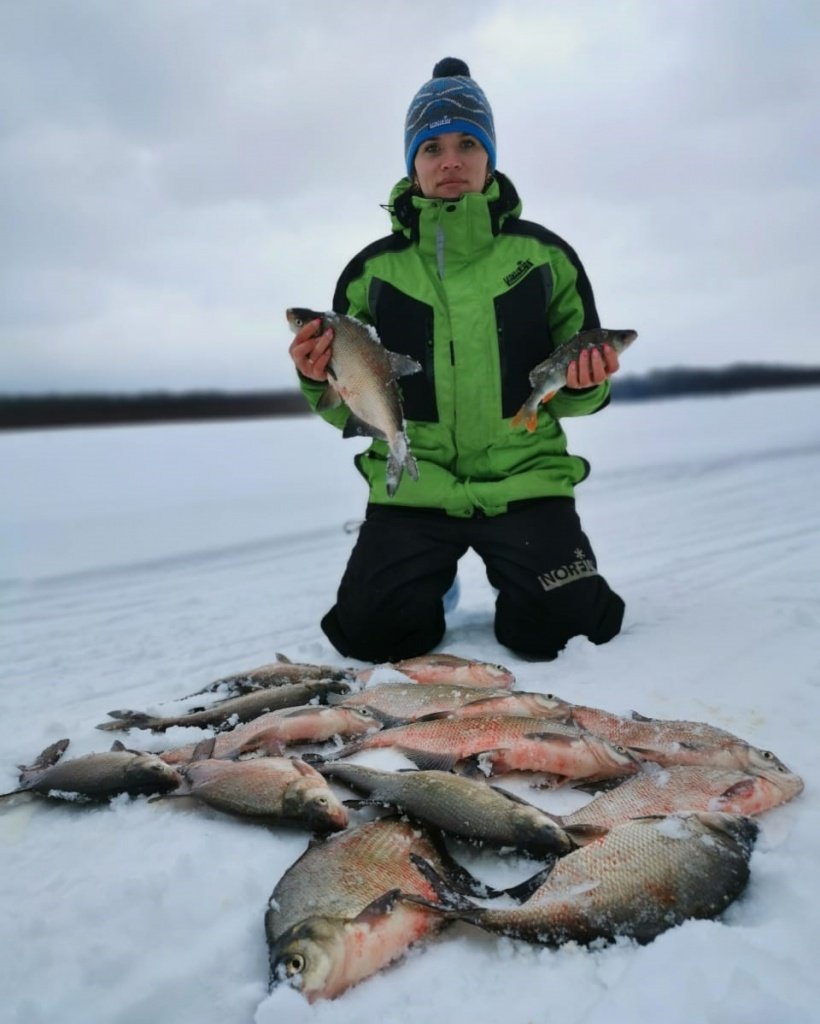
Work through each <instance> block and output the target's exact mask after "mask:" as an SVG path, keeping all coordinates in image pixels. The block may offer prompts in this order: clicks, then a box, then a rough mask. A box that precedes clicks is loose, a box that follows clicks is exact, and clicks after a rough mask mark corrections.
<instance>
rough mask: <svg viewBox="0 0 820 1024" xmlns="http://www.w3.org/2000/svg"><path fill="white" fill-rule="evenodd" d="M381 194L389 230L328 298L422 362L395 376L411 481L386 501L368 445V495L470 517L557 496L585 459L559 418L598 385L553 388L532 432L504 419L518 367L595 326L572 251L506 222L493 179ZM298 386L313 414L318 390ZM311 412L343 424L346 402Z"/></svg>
mask: <svg viewBox="0 0 820 1024" xmlns="http://www.w3.org/2000/svg"><path fill="white" fill-rule="evenodd" d="M390 200H391V203H390V206H389V207H388V208H389V210H390V212H391V219H392V224H393V231H392V234H390V235H389V236H388V237H386V238H383V239H381V240H379V241H377V242H374V243H373V244H372V245H369V246H368V247H367V248H366V249H364V250H362V252H360V253H359V254H358V255H357V256H356V257H354V259H353V260H351V262H350V263H349V264H348V266H347V267H346V268H345V270H344V272H343V274H342V276H341V278H340V279H339V283H338V286H337V289H336V294H335V296H334V300H333V308H334V310H335V311H336V312H337V313H346V314H348V315H350V316H354V317H357V318H358V319H360V320H364V321H366V322H367V323H371V324H373V325H374V326H375V328H376V330H377V332H378V334H379V337H380V338H381V340H382V343H383V344H384V345H385V347H386V348H388V349H391V350H392V351H394V352H404V353H406V354H407V355H409V356H412V357H413V358H414V359H416V360H417V361H418V362H419V363H421V365H422V367H423V372H420V373H416V374H414V375H412V376H408V377H403V378H401V380H400V382H399V386H400V388H401V392H402V396H403V407H404V415H405V418H406V420H407V434H408V437H409V439H410V447H411V449H412V451H413V454H414V455H415V457H416V460H417V462H418V466H419V479H418V481H414V480H412V479H409V477H408V476H407V474H406V473H405V474H404V476H403V477H402V481H401V484H400V485H399V488H398V490H397V492H396V495H395V497H393V498H392V499H391V498H389V497H388V496H387V493H386V490H385V468H386V458H387V446H386V444H385V442H383V441H374V442H373V443H372V445H371V447H370V448H369V449H368V450H367V451H365V452H363V453H362V454H360V455H358V456H357V457H356V464H357V466H358V468H359V470H360V471H361V473H362V474H363V475H364V477H365V478H366V479H367V481H368V482H369V485H370V496H369V500H370V501H371V502H378V503H383V504H391V505H405V506H412V507H427V508H435V509H443V510H445V511H446V512H447V513H449V514H450V515H453V516H471V515H474V514H475V513H476V512H477V511H479V512H480V513H483V514H485V515H498V514H499V513H502V512H505V511H506V509H507V504H508V502H511V501H520V500H524V499H530V498H538V497H551V496H562V497H571V496H572V495H573V493H574V490H573V489H574V486H575V484H577V483H579V482H580V481H581V480H583V479H584V477H585V476H586V475H587V473H588V471H589V466H588V464H587V463H586V461H585V460H584V459H581V458H579V457H578V456H575V455H571V454H569V453H568V452H567V442H566V436H565V434H564V431H563V430H562V429H561V424H560V420H561V418H562V417H564V416H583V415H586V414H587V413H592V412H596V411H597V410H598V409H600V408H601V407H602V406H604V405H605V404H606V403H607V401H608V400H609V382H608V381H607V382H605V383H604V384H601V385H600V386H598V387H595V388H589V389H586V390H583V391H580V390H569V389H566V388H565V389H563V390H562V391H560V392H559V393H558V394H557V395H556V396H555V398H553V399H552V401H551V402H549V403H548V404H547V405H542V406H541V409H540V411H539V413H538V427H537V429H536V430H535V431H534V432H533V433H528V432H527V431H526V430H525V429H524V428H523V427H522V428H517V429H513V428H512V427H511V425H510V420H511V418H512V417H513V416H514V415H515V413H516V412H517V411H518V409H519V408H520V406H521V405H522V403H523V402H524V399H525V398H526V397H527V395H528V394H529V392H530V384H529V379H528V378H529V372H530V370H531V369H532V368H533V367H534V366H535V365H536V364H537V363H539V362H541V361H542V360H543V359H545V358H546V357H547V356H548V355H549V354H550V353H551V352H552V351H553V349H554V348H555V347H556V346H558V345H560V344H562V343H563V342H564V341H566V340H567V339H568V338H571V337H572V335H574V334H575V333H576V332H577V331H580V330H586V329H588V328H592V327H598V326H600V324H599V320H598V314H597V312H596V309H595V301H594V299H593V296H592V289H591V287H590V284H589V281H588V280H587V276H586V274H585V272H584V268H583V267H582V266H581V263H580V261H579V259H578V257H577V256H576V254H575V252H574V251H573V250H572V249H571V248H570V247H569V246H568V245H567V244H566V242H564V241H563V240H562V239H560V238H559V237H558V236H557V235H555V234H553V233H552V232H551V231H548V230H546V228H543V227H541V226H540V225H538V224H533V223H530V222H528V221H525V220H521V219H520V212H521V202H520V200H519V198H518V195H517V193H516V191H515V188H514V187H513V185H512V183H511V182H510V181H509V179H508V178H506V177H505V176H504V175H502V174H498V173H496V175H495V178H494V180H493V181H492V182H491V184H490V185H489V186H488V187H487V189H486V190H485V191H484V192H483V193H473V192H471V193H467V194H466V195H464V196H462V197H461V198H460V199H458V200H456V201H452V200H441V199H425V198H423V197H421V196H418V195H414V194H413V193H412V192H411V190H410V182H409V180H408V179H407V178H404V179H402V181H400V182H399V184H398V185H397V186H396V187H395V188H394V189H393V192H392V194H391V197H390ZM301 385H302V390H303V391H304V393H305V395H306V397H307V399H308V401H309V403H310V404H311V407H312V408H314V409H315V408H316V404H317V403H318V401H319V399H320V397H321V395H322V393H323V392H324V389H325V385H324V384H318V383H316V382H315V381H309V380H304V379H303V380H302V381H301ZM321 415H323V416H324V418H325V419H327V420H328V421H329V422H330V423H333V424H334V425H335V426H337V427H343V426H344V424H345V422H346V419H347V416H348V410H347V409H346V407H344V406H341V407H339V408H337V409H334V410H330V411H328V412H323V413H322V414H321Z"/></svg>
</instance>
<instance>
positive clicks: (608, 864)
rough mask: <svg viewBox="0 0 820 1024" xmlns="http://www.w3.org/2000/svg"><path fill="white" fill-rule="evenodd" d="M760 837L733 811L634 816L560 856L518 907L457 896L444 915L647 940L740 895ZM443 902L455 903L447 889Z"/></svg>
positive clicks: (529, 935) (520, 930)
mask: <svg viewBox="0 0 820 1024" xmlns="http://www.w3.org/2000/svg"><path fill="white" fill-rule="evenodd" d="M756 835H757V825H756V824H755V823H754V822H753V821H752V820H751V819H749V818H745V817H739V816H736V815H731V814H719V813H713V814H708V813H707V814H699V813H698V814H685V815H674V816H669V817H663V818H637V819H632V820H631V821H628V822H626V823H625V824H623V825H619V826H617V827H615V828H613V829H612V830H611V831H609V832H608V833H606V835H605V836H604V837H603V838H601V839H598V840H596V841H594V842H593V843H591V844H590V845H588V846H584V847H582V848H581V849H580V850H576V851H575V852H573V853H570V854H568V855H567V856H566V857H563V858H561V859H560V860H558V862H557V863H556V866H555V867H554V869H553V870H552V872H551V873H550V874H549V876H548V878H547V881H546V882H545V883H543V884H542V885H540V886H539V888H537V889H536V890H535V892H533V894H532V895H531V896H530V898H529V899H528V900H527V901H526V902H525V903H523V904H521V905H520V906H518V907H514V908H506V909H494V908H490V907H477V906H464V905H463V903H464V901H463V899H462V900H461V903H462V905H460V906H450V907H449V908H448V909H447V910H445V911H444V913H445V914H446V916H447V917H450V918H453V917H454V918H458V919H461V920H466V921H469V922H470V923H471V924H475V925H478V926H479V927H480V928H483V929H485V930H487V931H492V932H498V933H501V934H503V935H510V936H513V937H516V938H522V939H527V940H529V941H531V942H539V943H544V944H548V945H558V944H560V943H563V942H568V941H576V942H592V941H594V940H596V939H614V938H616V937H618V936H629V937H631V938H634V939H637V940H638V941H640V942H648V941H650V940H651V939H653V938H655V937H656V936H657V935H659V934H660V933H661V932H663V931H666V929H668V928H671V927H672V926H673V925H675V924H680V923H681V922H682V921H685V920H687V919H688V918H714V917H716V916H718V914H720V913H721V912H722V911H723V910H724V909H725V908H726V907H727V906H728V905H729V904H730V903H731V902H732V901H733V900H734V899H736V898H737V896H739V895H740V893H741V892H742V891H743V889H744V888H745V886H746V883H747V881H748V878H749V858H750V856H751V849H752V846H753V844H754V840H755V837H756ZM430 877H431V878H433V877H434V875H433V873H432V872H431V873H430ZM445 899H449V900H451V901H452V902H453V903H458V902H459V897H458V896H457V895H456V896H455V897H454V896H453V894H450V896H449V897H447V896H445Z"/></svg>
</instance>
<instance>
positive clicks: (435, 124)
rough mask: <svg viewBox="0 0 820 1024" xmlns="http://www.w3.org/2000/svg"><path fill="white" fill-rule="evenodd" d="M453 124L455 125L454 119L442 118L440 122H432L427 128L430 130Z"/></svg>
mask: <svg viewBox="0 0 820 1024" xmlns="http://www.w3.org/2000/svg"><path fill="white" fill-rule="evenodd" d="M452 123H453V119H452V117H440V118H439V119H438V121H431V122H430V123H429V124H428V125H427V128H428V129H430V128H442V127H443V126H444V125H445V124H452Z"/></svg>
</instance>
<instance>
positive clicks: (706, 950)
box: [0, 390, 820, 1024]
mask: <svg viewBox="0 0 820 1024" xmlns="http://www.w3.org/2000/svg"><path fill="white" fill-rule="evenodd" d="M817 399H818V392H817V391H816V390H806V391H802V392H797V391H793V392H786V391H783V392H772V393H768V394H762V395H761V394H758V395H755V396H743V397H735V398H730V399H725V398H721V399H717V398H712V399H702V400H679V401H674V402H663V403H649V404H636V405H625V406H621V407H619V406H617V405H615V406H613V407H612V408H609V409H607V410H606V411H604V412H603V413H601V414H600V415H599V416H597V417H590V418H588V419H586V420H577V421H569V422H568V424H567V428H568V432H569V435H570V441H571V446H572V448H573V450H574V451H577V452H578V453H580V454H584V455H586V456H587V457H588V458H590V459H591V461H592V465H593V474H592V476H591V478H590V479H589V481H587V482H586V483H585V484H584V485H583V486H582V487H581V488H579V494H578V500H579V508H580V511H581V515H582V519H583V521H584V524H585V526H586V528H587V532H588V533H589V534H590V537H591V539H592V542H593V545H594V547H595V549H596V552H597V554H598V558H599V562H600V565H601V569H602V571H603V572H604V574H605V575H606V576H607V578H608V579H609V580H610V582H611V583H612V584H613V586H615V587H616V589H617V590H618V591H619V592H620V593H621V594H622V595H623V596H624V598H625V599H626V602H627V609H628V610H627V619H626V623H625V629H624V632H623V633H622V635H621V636H620V637H619V638H617V639H616V640H615V641H614V642H613V643H611V644H609V645H607V646H604V647H601V648H595V647H593V646H592V645H590V644H588V643H586V642H585V641H582V640H576V641H573V642H572V643H571V644H570V646H569V647H568V648H567V650H566V651H565V652H564V654H563V655H562V656H561V657H560V658H559V659H558V661H556V662H554V663H552V664H549V665H546V666H539V665H537V664H529V663H522V662H519V661H517V659H516V658H514V657H513V656H512V655H511V654H510V653H509V652H507V651H505V650H504V649H503V648H501V647H499V646H498V645H497V644H496V642H495V640H494V639H493V637H492V630H491V612H492V592H491V591H490V589H489V586H488V585H487V583H486V580H485V579H484V576H483V571H482V567H481V564H480V563H479V562H478V561H477V560H475V559H473V558H472V557H471V556H468V557H467V558H466V559H465V560H464V562H463V563H462V570H461V578H462V600H461V604H460V606H459V607H458V609H457V610H456V611H455V613H454V614H453V615H452V616H451V620H450V623H449V631H448V635H447V637H446V640H445V643H444V644H443V645H442V649H445V650H448V651H452V652H454V653H457V654H462V655H468V656H473V657H478V658H483V659H486V660H489V661H495V662H502V663H504V664H506V665H508V666H509V667H510V668H512V669H513V671H514V672H515V673H516V675H517V679H518V686H519V688H522V689H541V690H544V691H552V692H555V693H558V694H560V695H561V696H563V697H565V698H567V699H569V700H573V701H576V702H583V703H588V704H598V705H600V706H603V707H606V708H609V709H612V710H615V711H626V710H628V709H631V708H635V709H637V710H640V711H642V712H643V713H645V714H649V715H653V716H657V717H681V718H693V719H701V720H707V721H710V722H712V723H714V724H716V725H719V726H723V727H725V728H728V729H730V730H732V731H733V732H736V733H739V734H740V735H741V736H743V737H745V738H747V739H749V740H751V741H752V742H754V743H756V744H758V745H760V746H764V747H768V748H770V749H772V750H774V751H775V752H776V753H777V754H778V755H779V756H780V757H781V758H782V759H783V760H784V761H786V763H787V764H788V765H789V766H790V767H791V768H792V769H794V770H795V771H797V772H799V773H800V774H801V775H802V776H803V777H804V779H805V781H806V790H805V792H804V793H803V795H802V796H801V797H799V798H798V799H797V800H796V801H795V802H793V803H792V804H790V805H788V806H786V807H782V808H779V809H777V810H775V811H772V812H769V813H768V814H766V815H765V816H764V817H763V818H762V820H761V825H762V833H761V836H760V839H759V841H758V845H757V848H756V850H755V853H754V855H753V858H752V865H751V866H752V880H751V884H750V887H749V889H748V890H747V893H746V894H745V896H744V897H743V898H742V899H741V900H740V901H739V902H738V903H736V904H735V905H734V906H733V907H731V908H730V910H729V911H728V913H727V914H726V915H725V917H724V919H723V920H722V921H720V922H697V923H695V922H690V923H688V924H686V925H684V926H683V927H680V928H676V929H674V930H673V931H670V932H667V933H666V934H664V935H663V936H661V937H660V938H659V939H657V940H656V941H655V942H653V943H652V944H651V945H649V946H647V947H638V946H636V945H634V944H632V943H630V942H621V943H618V944H616V945H615V946H612V947H609V948H606V949H599V950H594V951H590V950H587V949H584V948H579V947H574V946H567V947H564V948H562V949H560V950H558V951H548V950H543V949H538V948H535V947H532V946H528V945H526V944H524V943H520V942H513V941H510V940H505V939H496V938H492V937H489V936H486V935H484V934H482V933H480V932H478V931H477V930H476V929H473V928H470V927H469V926H466V925H459V926H457V927H455V928H453V929H451V930H449V931H448V932H446V933H445V934H443V935H442V936H441V937H440V938H439V939H438V940H436V941H435V942H434V943H432V944H431V945H428V946H427V947H425V948H423V949H420V950H417V951H414V952H413V953H412V954H411V955H410V956H409V957H408V958H406V959H405V960H404V961H403V962H402V963H400V964H398V965H396V966H395V967H393V968H391V969H390V970H388V971H385V972H383V973H382V974H380V975H379V976H377V977H375V978H372V979H370V980H369V981H366V982H365V983H363V984H362V985H360V986H359V987H358V988H356V989H353V990H351V991H349V992H348V993H346V994H345V995H344V996H342V997H341V998H340V999H338V1000H336V1001H334V1002H332V1003H323V1004H321V1003H320V1004H316V1005H314V1006H313V1007H309V1006H308V1005H307V1004H306V1003H305V1002H304V1001H303V1000H302V998H301V997H300V996H299V995H297V994H296V993H294V992H292V991H288V990H285V991H277V992H275V993H274V994H273V995H270V996H268V994H267V992H266V980H267V960H266V949H265V939H264V933H263V927H262V917H263V912H264V907H265V903H266V900H267V897H268V895H269V893H270V891H271V890H272V888H273V886H274V884H275V883H276V881H277V879H278V878H279V877H280V876H281V874H282V873H283V872H284V870H285V869H286V868H287V867H288V866H289V865H290V864H291V863H292V862H293V861H294V860H295V859H296V857H297V856H298V855H299V854H300V853H301V852H302V850H303V849H304V847H305V845H306V842H307V836H306V835H304V834H302V833H299V832H289V831H285V830H284V829H282V830H275V831H274V830H268V829H266V828H262V827H258V826H254V825H250V824H245V823H241V822H237V821H236V820H233V819H229V818H228V817H226V816H223V815H220V814H218V813H217V812H216V811H205V810H202V809H199V808H196V807H193V806H190V805H189V804H188V802H187V801H179V802H178V803H174V802H167V803H162V802H160V803H152V804H149V803H148V802H147V801H146V800H145V799H136V800H132V799H128V798H119V799H117V800H116V801H115V802H114V803H113V804H112V805H111V806H105V807H96V808H81V807H77V806H71V805H62V804H53V803H51V804H48V803H46V802H36V801H33V800H32V801H28V802H25V803H24V804H20V805H17V806H14V807H10V808H9V807H6V808H3V809H0V866H1V868H2V869H1V870H0V905H2V907H3V913H2V915H0V943H1V944H2V948H3V950H4V952H3V956H2V957H1V958H0V991H2V993H3V997H2V1013H0V1016H2V1019H3V1021H8V1022H10V1024H11V1022H14V1024H40V1022H49V1024H53V1022H55V1021H59V1022H61V1024H74V1022H77V1024H97V1022H100V1024H103V1022H104V1024H144V1022H145V1021H154V1022H161V1024H164V1022H166V1021H167V1022H169V1024H170V1022H183V1024H185V1022H188V1021H191V1022H193V1021H196V1022H197V1024H211V1022H213V1024H217V1022H218V1024H226V1022H237V1024H244V1022H255V1024H274V1022H276V1024H281V1022H283V1021H287V1022H288V1024H299V1022H301V1021H311V1022H314V1021H315V1022H317V1024H320V1022H328V1024H361V1022H362V1021H364V1020H379V1021H382V1022H384V1024H408V1022H419V1021H428V1020H430V1021H432V1020H436V1021H438V1020H446V1021H448V1024H468V1022H469V1024H489V1022H491V1021H497V1020H504V1021H505V1022H506V1024H531V1022H532V1024H539V1022H547V1021H558V1020H560V1021H561V1022H562V1024H581V1022H583V1024H599V1022H601V1024H602V1022H607V1024H620V1022H627V1021H630V1022H631V1021H636V1020H641V1019H646V1020H653V1021H663V1022H664V1024H677V1022H680V1024H683V1022H686V1024H701V1022H708V1024H750V1022H751V1024H756V1022H761V1024H762V1022H764V1021H765V1022H767V1024H769V1022H773V1021H777V1022H779V1024H792V1022H794V1024H798V1022H808V1021H816V1020H817V1019H818V1009H817V1007H818V997H820V980H818V975H817V971H816V969H815V964H814V955H815V954H814V951H815V949H816V937H817V921H818V919H820V886H818V885H817V881H816V865H817V858H818V846H819V845H820V801H819V800H818V795H817V794H818V778H820V745H818V743H817V738H816V730H817V727H818V726H817V723H818V721H820V505H818V495H819V494H820V405H818V401H817ZM357 445H359V446H361V445H360V443H359V442H356V441H343V440H342V439H341V438H340V437H339V436H338V435H337V434H336V433H335V432H334V431H333V430H332V429H331V428H328V427H326V426H325V425H324V424H323V423H321V422H319V421H317V420H313V419H309V418H300V419H293V420H280V421H272V422H244V423H230V424H220V425H191V426H169V427H144V428H113V429H108V430H74V431H64V432H46V433H24V434H6V435H3V436H0V478H2V480H3V482H4V484H3V499H2V506H1V507H0V525H2V550H1V551H0V557H1V559H2V560H1V561H0V580H2V582H0V609H2V610H1V611H0V615H2V635H0V657H2V666H3V673H2V683H1V684H0V751H2V755H3V756H2V762H0V791H2V790H6V789H12V788H14V786H15V783H16V772H15V765H16V764H18V763H20V762H24V761H30V760H31V759H32V758H33V757H34V755H36V754H37V753H38V752H39V751H40V750H41V749H42V748H43V747H45V746H46V745H47V744H49V743H50V742H52V741H53V740H55V739H57V738H59V737H63V736H68V737H70V738H71V741H72V742H71V747H70V748H69V752H68V754H69V755H72V754H74V755H76V754H81V753H86V752H88V751H91V750H103V749H106V748H107V746H108V745H109V743H110V735H109V736H108V738H106V734H103V733H100V732H98V731H96V730H95V729H94V725H95V723H97V722H100V721H102V720H103V719H104V718H105V715H106V712H107V711H108V710H110V709H112V708H115V707H134V708H140V709H142V708H149V707H152V706H155V705H156V704H158V703H160V702H161V701H164V700H168V699H171V698H173V697H176V696H181V695H183V694H185V693H189V692H191V691H192V690H194V689H196V688H198V687H199V686H201V685H204V684H205V683H207V682H210V681H211V680H213V679H215V678H217V677H218V676H221V675H224V674H227V673H230V672H233V671H235V670H239V669H243V668H250V667H254V666H256V665H259V664H262V663H264V662H266V661H270V660H272V659H273V656H274V652H276V651H281V652H284V653H285V654H286V655H288V656H289V657H290V658H291V659H293V660H296V661H310V662H330V663H336V664H342V663H343V662H342V659H340V658H339V657H338V655H336V654H335V652H334V651H333V650H332V649H331V648H330V647H329V645H328V644H327V643H326V642H325V641H324V638H323V636H322V634H321V633H320V631H319V629H318V626H317V620H318V618H319V616H320V614H321V613H322V612H323V611H324V610H325V608H326V607H327V605H328V603H329V601H330V600H331V598H332V594H333V592H334V589H335V586H336V582H337V580H338V577H339V575H340V573H341V571H342V568H343V566H344V563H345V561H346V558H347V553H348V550H349V547H350V545H351V543H352V539H353V538H352V536H351V535H350V534H348V533H346V532H345V531H344V529H343V526H344V524H345V522H346V521H348V520H355V519H356V518H357V517H358V516H359V515H360V513H361V510H362V505H363V500H364V494H363V487H362V485H361V483H360V482H359V478H358V474H356V472H355V471H354V469H353V468H352V466H351V461H350V460H351V457H352V454H353V451H354V448H355V446H357ZM193 735H194V731H193V730H183V729H176V730H174V731H172V733H171V734H170V738H171V739H172V740H174V741H175V742H176V741H180V742H181V741H183V740H187V739H189V738H191V737H192V736H193ZM135 740H138V741H139V742H140V743H141V744H142V745H145V746H149V747H151V746H152V747H153V748H154V749H157V748H158V747H159V746H161V745H163V744H162V742H160V740H159V738H156V737H150V736H147V735H146V734H143V733H132V734H131V737H130V742H132V743H135ZM135 745H136V744H135ZM527 795H528V798H530V799H532V800H534V801H535V802H539V803H541V804H542V805H543V806H545V807H548V808H549V807H552V808H553V809H555V810H557V811H560V810H563V809H567V807H568V804H567V801H568V800H572V796H571V794H550V793H544V792H536V791H529V792H528V794H527ZM471 866H472V867H473V868H474V869H475V870H477V871H478V872H479V873H480V872H481V871H482V870H485V869H486V872H487V874H488V877H489V876H490V875H493V873H495V874H494V877H497V876H498V874H499V873H503V874H504V875H505V877H506V875H510V876H515V877H517V878H522V877H525V876H527V875H529V874H530V873H531V872H532V864H531V862H523V861H517V860H516V858H511V859H510V860H509V861H507V862H505V863H504V864H501V865H499V864H498V862H497V860H496V859H493V860H491V859H490V858H489V857H486V858H481V857H479V858H473V859H472V860H471ZM812 935H813V936H814V939H812Z"/></svg>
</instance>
